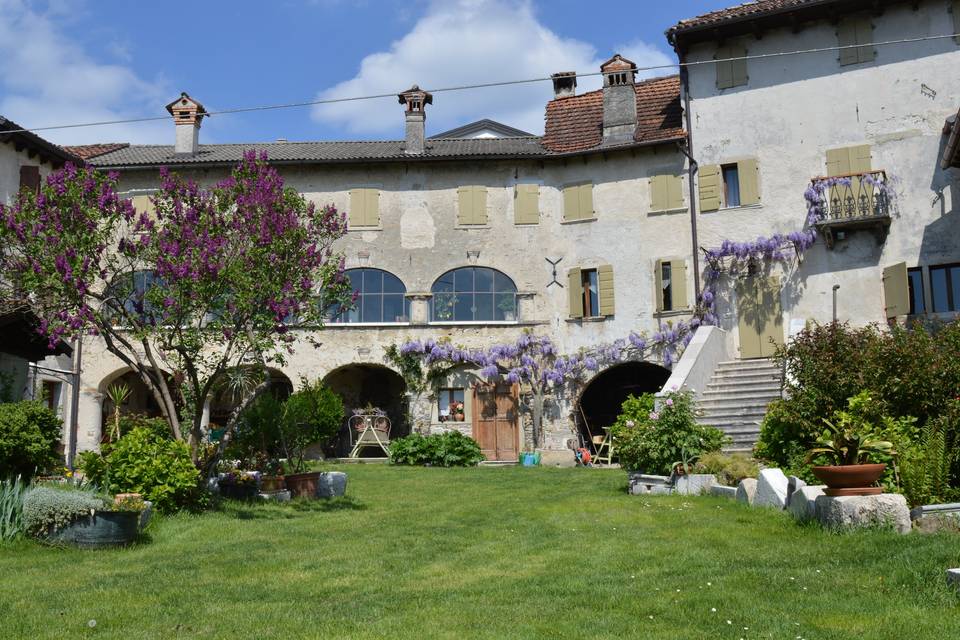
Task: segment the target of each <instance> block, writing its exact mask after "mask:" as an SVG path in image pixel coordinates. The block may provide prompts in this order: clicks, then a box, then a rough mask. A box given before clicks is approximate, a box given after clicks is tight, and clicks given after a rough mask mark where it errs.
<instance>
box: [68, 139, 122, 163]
mask: <svg viewBox="0 0 960 640" xmlns="http://www.w3.org/2000/svg"><path fill="white" fill-rule="evenodd" d="M129 146H130V144H129V143H127V142H103V143H100V144H80V145H75V146H72V147H64V149H66V150H67V151H69V152H70V153H72V154H73V155H75V156H78V157H80V158H83V159H84V160H89V159H90V158H96V157H97V156H102V155H103V154H105V153H110V152H111V151H116V150H117V149H125V148H126V147H129Z"/></svg>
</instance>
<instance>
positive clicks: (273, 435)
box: [226, 393, 285, 460]
mask: <svg viewBox="0 0 960 640" xmlns="http://www.w3.org/2000/svg"><path fill="white" fill-rule="evenodd" d="M282 413H283V401H281V400H279V399H278V398H277V397H276V396H274V395H273V394H272V393H265V394H263V395H262V396H260V397H259V398H257V399H256V400H255V401H254V402H253V403H252V404H251V405H250V406H248V407H247V408H246V409H245V410H244V412H243V414H242V415H241V416H240V420H239V421H238V422H237V426H236V428H235V430H234V432H233V437H232V438H231V440H230V444H229V446H228V447H227V451H226V456H227V457H228V458H230V459H237V460H242V459H246V458H253V457H255V456H256V455H257V454H258V453H262V454H266V455H267V456H268V457H271V458H282V457H284V455H285V453H284V450H283V442H282V440H281V438H280V416H281V414H282Z"/></svg>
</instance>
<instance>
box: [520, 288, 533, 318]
mask: <svg viewBox="0 0 960 640" xmlns="http://www.w3.org/2000/svg"><path fill="white" fill-rule="evenodd" d="M536 295H537V294H536V293H534V292H533V291H517V320H518V321H520V322H531V321H533V319H534V317H535V316H536V313H537V312H536V308H535V306H534V302H535V296H536Z"/></svg>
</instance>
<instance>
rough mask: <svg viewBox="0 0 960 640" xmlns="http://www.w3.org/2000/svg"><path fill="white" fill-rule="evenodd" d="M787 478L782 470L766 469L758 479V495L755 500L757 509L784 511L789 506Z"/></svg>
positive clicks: (754, 503)
mask: <svg viewBox="0 0 960 640" xmlns="http://www.w3.org/2000/svg"><path fill="white" fill-rule="evenodd" d="M787 487H788V483H787V476H785V475H783V471H781V470H780V469H764V470H762V471H761V472H760V477H759V478H757V494H756V496H754V498H753V506H755V507H772V508H774V509H783V508H784V507H785V506H787Z"/></svg>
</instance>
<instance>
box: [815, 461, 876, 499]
mask: <svg viewBox="0 0 960 640" xmlns="http://www.w3.org/2000/svg"><path fill="white" fill-rule="evenodd" d="M886 467H887V465H886V464H848V465H844V466H840V467H830V466H821V467H812V468H811V469H810V470H811V471H813V475H815V476H817V477H818V478H820V480H822V481H823V483H824V484H825V485H827V488H826V489H824V491H823V493H824V494H826V495H828V496H873V495H878V494H880V493H883V487H874V486H872V485H873V484H874V483H875V482H876V481H877V480H879V479H880V476H882V475H883V470H884V469H886Z"/></svg>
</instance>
